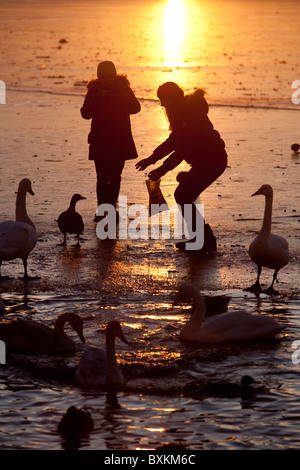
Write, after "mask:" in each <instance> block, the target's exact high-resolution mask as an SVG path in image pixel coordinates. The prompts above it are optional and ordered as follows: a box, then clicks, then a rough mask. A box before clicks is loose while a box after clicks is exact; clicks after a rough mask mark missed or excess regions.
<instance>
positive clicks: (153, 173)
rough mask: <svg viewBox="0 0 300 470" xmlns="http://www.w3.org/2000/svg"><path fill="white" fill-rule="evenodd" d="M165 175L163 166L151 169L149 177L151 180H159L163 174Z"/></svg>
mask: <svg viewBox="0 0 300 470" xmlns="http://www.w3.org/2000/svg"><path fill="white" fill-rule="evenodd" d="M163 175H164V172H163V171H162V170H161V167H160V168H156V170H152V171H150V173H148V177H149V179H150V180H151V181H157V180H159V179H160V178H161V177H162V176H163Z"/></svg>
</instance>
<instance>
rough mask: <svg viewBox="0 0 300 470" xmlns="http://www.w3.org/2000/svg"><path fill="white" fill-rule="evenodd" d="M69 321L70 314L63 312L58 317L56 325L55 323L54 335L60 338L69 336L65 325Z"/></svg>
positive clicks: (63, 338)
mask: <svg viewBox="0 0 300 470" xmlns="http://www.w3.org/2000/svg"><path fill="white" fill-rule="evenodd" d="M68 321H69V318H68V314H63V315H61V316H60V317H58V318H57V320H56V322H55V325H54V330H53V331H54V336H55V337H56V338H57V339H58V340H65V339H66V338H68V337H67V335H66V333H65V330H64V326H65V323H67V322H68Z"/></svg>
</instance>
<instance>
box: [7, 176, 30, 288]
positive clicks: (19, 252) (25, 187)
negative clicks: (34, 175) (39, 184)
mask: <svg viewBox="0 0 300 470" xmlns="http://www.w3.org/2000/svg"><path fill="white" fill-rule="evenodd" d="M26 193H29V194H31V195H34V192H33V191H32V187H31V181H30V180H29V179H28V178H24V179H22V181H20V183H19V187H18V193H17V200H16V220H15V221H14V220H7V221H5V222H1V223H0V280H3V279H6V278H7V277H6V276H2V275H1V265H2V261H10V260H13V259H16V258H21V260H22V261H23V266H24V277H23V279H24V280H28V279H36V278H33V277H30V276H29V275H28V273H27V258H28V256H29V253H30V252H31V251H32V250H33V248H34V247H35V245H36V243H37V232H36V228H35V226H34V223H33V222H32V221H31V220H30V218H29V217H28V214H27V211H26Z"/></svg>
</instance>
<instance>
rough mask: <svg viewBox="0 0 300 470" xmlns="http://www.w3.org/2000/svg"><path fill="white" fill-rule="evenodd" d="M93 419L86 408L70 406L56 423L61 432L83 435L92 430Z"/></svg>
mask: <svg viewBox="0 0 300 470" xmlns="http://www.w3.org/2000/svg"><path fill="white" fill-rule="evenodd" d="M93 429H94V421H93V418H92V416H91V414H90V412H89V411H88V410H85V409H83V408H81V409H80V408H77V407H76V406H70V407H69V408H68V409H67V412H66V413H65V414H64V415H63V417H62V418H61V420H60V422H59V423H58V425H57V431H58V432H59V433H61V434H72V435H84V434H88V433H89V432H91V431H93Z"/></svg>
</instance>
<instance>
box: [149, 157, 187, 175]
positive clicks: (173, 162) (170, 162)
mask: <svg viewBox="0 0 300 470" xmlns="http://www.w3.org/2000/svg"><path fill="white" fill-rule="evenodd" d="M182 160H183V157H182V156H181V155H180V154H179V153H177V152H173V153H171V155H170V156H169V157H168V158H167V159H166V160H165V161H164V163H163V164H162V165H161V166H160V167H158V168H156V169H155V170H152V171H150V173H149V174H148V176H149V178H150V179H151V180H152V181H157V180H159V179H160V178H161V177H162V176H164V175H165V174H166V173H168V171H171V170H174V168H176V167H177V166H178V165H179V163H181V162H182Z"/></svg>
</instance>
